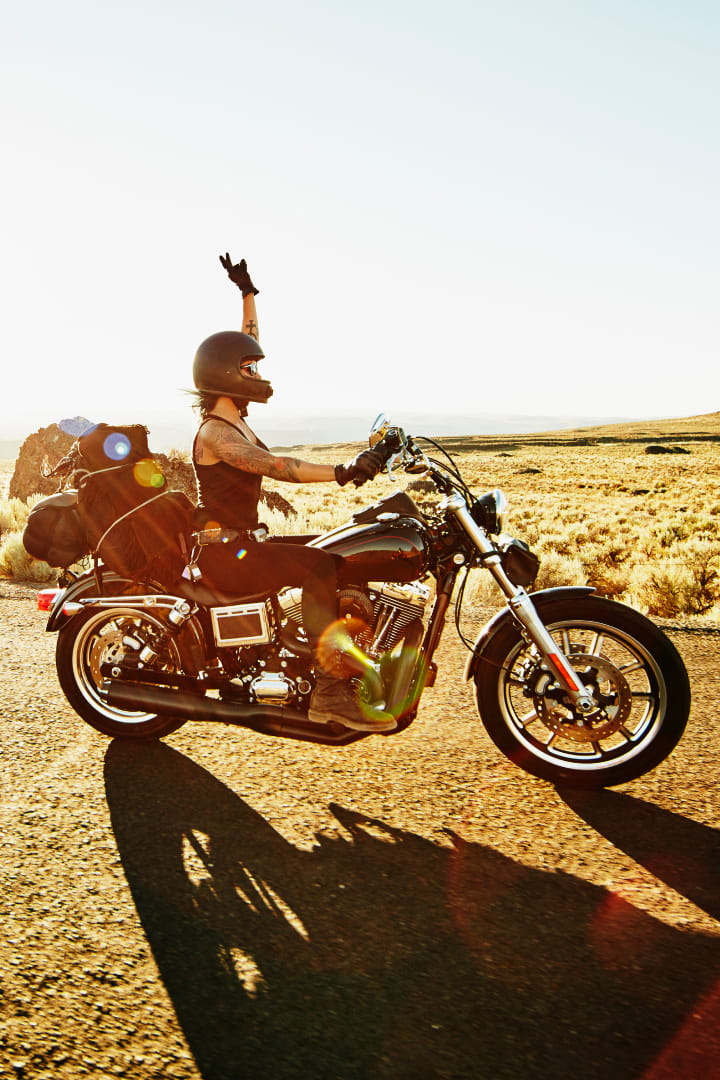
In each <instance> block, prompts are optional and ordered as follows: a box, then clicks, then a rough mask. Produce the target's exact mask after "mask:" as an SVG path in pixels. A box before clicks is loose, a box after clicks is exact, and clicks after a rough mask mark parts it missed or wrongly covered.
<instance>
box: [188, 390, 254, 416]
mask: <svg viewBox="0 0 720 1080" xmlns="http://www.w3.org/2000/svg"><path fill="white" fill-rule="evenodd" d="M187 392H188V394H190V395H191V397H193V398H194V399H195V400H194V401H193V406H192V407H193V409H194V410H195V411H196V412H197V413H199V414H200V416H201V417H202V418H203V419H204V418H205V417H206V416H209V415H210V413H211V412H212V411H213V410H214V408H215V406H216V405H217V399H218V398H219V397H220V394H213V393H211V392H210V391H209V390H188V391H187ZM228 396H229V395H228ZM232 400H233V401H235V403H236V405H237V406H238V408H239V409H240V415H241V416H247V402H246V401H240V400H239V399H236V398H235V397H233V399H232Z"/></svg>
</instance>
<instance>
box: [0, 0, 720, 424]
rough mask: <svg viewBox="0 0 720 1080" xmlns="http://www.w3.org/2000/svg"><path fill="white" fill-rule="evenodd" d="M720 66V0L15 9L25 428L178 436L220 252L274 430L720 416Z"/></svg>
mask: <svg viewBox="0 0 720 1080" xmlns="http://www.w3.org/2000/svg"><path fill="white" fill-rule="evenodd" d="M719 55H720V6H719V5H718V4H717V2H716V0H706V2H704V0H683V2H682V3H680V2H678V0H672V2H671V0H505V2H503V3H498V2H497V0H493V2H492V3H491V2H486V0H444V2H443V3H442V4H438V3H437V2H434V3H427V2H425V0H412V2H410V0H363V2H362V3H356V4H348V3H346V2H342V0H305V2H303V3H300V2H298V0H253V2H252V3H250V2H246V0H203V2H199V0H197V2H194V0H172V2H170V0H168V2H165V0H124V2H123V3H122V4H121V3H106V2H102V0H64V2H63V3H60V2H58V0H24V2H23V3H22V4H20V3H18V4H14V5H10V4H9V3H8V4H6V5H4V10H3V18H2V36H1V38H0V58H1V61H2V62H1V63H0V89H1V91H2V95H1V96H2V113H3V122H2V133H3V139H2V158H3V167H2V171H1V173H0V195H1V200H0V205H1V207H2V211H1V212H2V223H3V224H2V239H3V251H2V260H0V267H1V273H2V281H1V282H0V290H1V295H2V344H3V349H4V353H5V360H4V363H3V372H4V374H3V381H2V387H3V394H2V413H3V422H4V425H5V428H6V431H7V432H8V433H10V431H11V429H12V428H13V425H17V424H18V423H22V424H24V423H25V420H24V417H25V416H26V415H27V416H31V417H33V418H34V421H35V422H36V425H35V426H39V425H40V424H45V423H50V422H52V421H53V420H56V419H59V418H60V417H61V416H67V415H74V414H76V413H80V414H84V415H87V416H90V417H91V418H93V419H106V420H110V421H115V422H123V421H125V422H136V421H138V420H143V419H144V417H145V416H146V415H148V416H150V415H152V416H163V417H165V418H166V419H169V420H171V421H173V420H176V419H180V420H181V421H182V420H183V419H184V418H185V417H186V415H188V413H189V404H188V399H187V397H186V396H185V395H183V394H182V393H181V392H180V389H181V388H183V387H188V386H189V385H190V381H191V375H190V372H191V364H192V357H193V355H194V352H195V348H196V347H197V344H198V343H199V342H200V340H202V338H204V337H205V336H206V335H208V334H209V333H212V332H214V331H216V330H221V329H228V328H232V327H234V326H238V325H239V322H240V311H241V307H240V294H239V293H238V292H237V290H236V289H235V288H234V287H233V286H232V285H231V284H230V283H229V282H228V280H227V278H226V277H225V275H224V272H223V271H222V268H221V267H220V264H219V262H218V255H219V254H220V253H221V252H224V251H225V250H229V251H230V253H231V254H232V255H233V257H234V258H235V259H236V260H237V259H239V258H240V257H242V256H244V257H246V258H247V260H248V264H249V268H250V271H251V273H252V275H253V277H254V279H255V281H256V284H257V285H258V287H259V288H260V290H261V291H260V295H259V296H258V309H259V323H260V332H261V341H262V344H263V347H264V349H265V351H266V354H267V360H266V361H265V372H264V374H265V375H266V377H269V378H271V379H272V381H273V383H274V385H275V396H274V397H273V400H272V402H271V403H270V404H269V405H268V406H267V407H265V408H266V410H267V411H266V414H265V415H266V416H269V415H270V412H271V410H272V411H273V413H275V412H277V413H281V412H290V411H293V410H294V411H296V412H302V413H313V414H317V413H322V412H332V411H341V412H342V411H353V412H357V411H367V413H368V416H369V418H370V417H371V416H372V415H374V413H375V412H377V411H378V410H379V409H380V408H384V409H386V410H388V411H390V412H391V413H392V415H393V417H394V418H395V419H396V420H399V421H400V420H401V418H402V415H403V412H404V411H418V410H421V411H423V412H426V413H427V412H432V411H433V410H437V411H438V412H439V413H457V412H462V413H468V412H472V411H475V410H477V411H479V412H485V413H487V412H497V413H525V414H530V415H532V414H537V413H543V414H552V415H564V414H567V415H578V414H582V415H593V416H603V415H611V416H635V417H644V416H682V415H690V414H693V413H702V412H710V411H716V410H718V409H720V393H718V390H719V383H720V377H719V376H718V352H719V350H718V345H719V342H720V333H719V330H718V300H717V296H718V284H719V275H718V265H719V261H720V216H719V214H718V192H719V191H720V168H719V166H720V149H719V146H718V132H719V131H720V116H719V115H718V113H719V111H720V104H719V103H720V65H719V64H718V56H719ZM254 415H255V418H256V423H257V426H258V428H259V429H261V427H262V415H261V413H260V407H257V410H256V413H255V414H254Z"/></svg>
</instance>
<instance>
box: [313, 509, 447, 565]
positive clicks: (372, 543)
mask: <svg viewBox="0 0 720 1080" xmlns="http://www.w3.org/2000/svg"><path fill="white" fill-rule="evenodd" d="M400 496H402V497H400ZM308 546H309V547H319V548H322V549H323V550H324V551H330V552H332V553H333V554H334V555H340V556H341V557H342V558H343V560H344V567H343V571H342V575H341V580H342V582H343V583H345V584H361V583H365V582H368V581H398V582H408V581H416V580H417V579H418V578H420V577H422V576H423V574H424V573H425V572H426V571H427V570H428V569H429V568H430V552H431V536H430V531H429V528H428V526H427V524H426V522H425V521H424V519H423V517H422V514H421V512H420V511H419V510H418V509H417V507H416V506H415V504H414V503H413V501H412V499H410V497H409V496H407V495H405V494H404V492H403V493H401V492H398V493H396V494H395V495H391V496H387V497H386V498H385V499H380V500H379V501H378V502H377V503H373V504H372V506H369V507H365V508H364V509H363V510H361V511H359V513H357V514H355V515H354V517H353V518H352V519H351V520H350V521H349V522H347V524H345V525H340V526H339V527H338V528H337V529H333V530H332V532H329V533H325V534H324V535H323V536H320V537H318V538H317V540H313V541H312V542H311V544H309V545H308Z"/></svg>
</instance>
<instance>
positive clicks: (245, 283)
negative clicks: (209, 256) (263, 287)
mask: <svg viewBox="0 0 720 1080" xmlns="http://www.w3.org/2000/svg"><path fill="white" fill-rule="evenodd" d="M220 262H221V263H222V264H223V266H224V267H225V269H226V270H227V276H228V277H229V278H230V280H231V281H232V282H234V283H235V284H236V285H237V287H238V289H240V291H241V293H242V294H243V296H244V297H245V296H249V295H250V293H252V294H253V295H254V296H257V294H258V293H259V292H260V290H259V289H256V288H255V286H254V285H253V283H252V281H251V280H250V275H249V274H248V268H247V263H246V262H245V260H244V259H241V260H240V262H239V263H236V264H235V266H233V261H232V259H231V258H230V253H229V252H228V251H226V252H225V254H224V255H221V256H220Z"/></svg>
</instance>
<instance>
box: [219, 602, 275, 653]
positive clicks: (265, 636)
mask: <svg viewBox="0 0 720 1080" xmlns="http://www.w3.org/2000/svg"><path fill="white" fill-rule="evenodd" d="M210 619H211V621H212V628H213V634H214V636H215V644H216V645H220V646H223V647H225V646H228V645H232V646H236V645H261V644H265V643H267V642H269V641H270V617H269V612H268V605H267V603H266V602H265V601H261V602H260V603H256V604H230V605H228V606H227V607H213V608H210Z"/></svg>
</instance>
